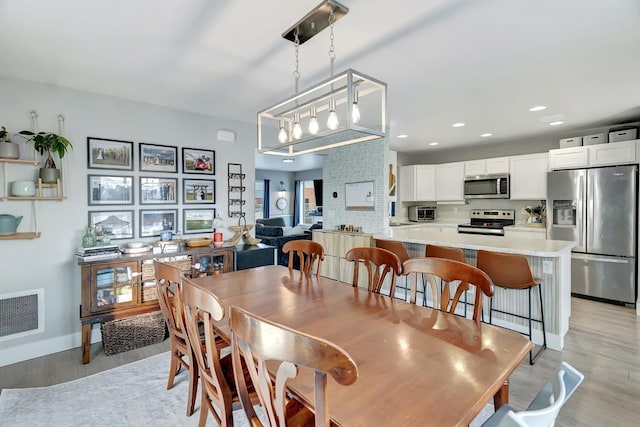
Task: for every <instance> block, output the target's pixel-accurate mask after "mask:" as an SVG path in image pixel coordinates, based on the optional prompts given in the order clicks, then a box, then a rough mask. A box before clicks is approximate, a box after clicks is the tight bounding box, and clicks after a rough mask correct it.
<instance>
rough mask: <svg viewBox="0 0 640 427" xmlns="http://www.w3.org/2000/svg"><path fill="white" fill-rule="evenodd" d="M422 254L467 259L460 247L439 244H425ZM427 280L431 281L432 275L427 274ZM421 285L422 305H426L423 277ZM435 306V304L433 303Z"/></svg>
mask: <svg viewBox="0 0 640 427" xmlns="http://www.w3.org/2000/svg"><path fill="white" fill-rule="evenodd" d="M424 256H426V257H434V258H445V259H452V260H454V261H460V262H464V263H466V262H467V260H466V258H465V257H464V252H463V251H462V249H460V248H451V247H449V246H439V245H426V248H425V251H424ZM427 280H431V281H433V280H434V279H433V277H432V276H427ZM430 284H431V289H433V288H434V286H435V284H434V283H431V282H430ZM422 285H423V287H424V293H423V294H422V305H426V301H427V289H426V284H425V283H424V279H423V283H422ZM442 286H444V285H443V284H441V288H442ZM436 298H437V297H436V296H435V295H434V304H436V301H437V299H436ZM463 304H464V315H465V317H466V315H467V294H466V292H465V294H464V301H463ZM434 306H435V305H434Z"/></svg>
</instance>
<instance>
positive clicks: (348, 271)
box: [312, 230, 373, 288]
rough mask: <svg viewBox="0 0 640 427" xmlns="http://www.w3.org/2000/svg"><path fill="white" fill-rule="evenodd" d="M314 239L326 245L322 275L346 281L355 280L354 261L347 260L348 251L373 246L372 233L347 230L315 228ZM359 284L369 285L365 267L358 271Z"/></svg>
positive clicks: (362, 285) (323, 245)
mask: <svg viewBox="0 0 640 427" xmlns="http://www.w3.org/2000/svg"><path fill="white" fill-rule="evenodd" d="M312 237H313V241H314V242H318V243H320V244H321V245H322V247H324V261H323V262H322V268H321V269H320V275H321V276H324V277H328V278H330V279H334V280H339V281H341V282H344V283H349V284H350V283H351V282H352V281H353V263H352V262H350V261H347V260H346V258H345V257H346V255H347V252H349V250H350V249H353V248H357V247H369V246H373V238H372V235H371V234H366V233H350V232H345V231H331V230H314V231H313V235H312ZM358 278H359V280H358V286H360V287H364V288H366V287H367V284H366V281H367V273H366V270H365V268H364V267H362V266H361V270H360V272H359V273H358Z"/></svg>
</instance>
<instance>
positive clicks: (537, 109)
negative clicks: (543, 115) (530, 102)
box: [529, 105, 547, 111]
mask: <svg viewBox="0 0 640 427" xmlns="http://www.w3.org/2000/svg"><path fill="white" fill-rule="evenodd" d="M546 108H547V106H546V105H536V106H535V107H531V108H529V111H542V110H546Z"/></svg>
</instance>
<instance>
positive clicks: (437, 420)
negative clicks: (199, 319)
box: [193, 265, 532, 426]
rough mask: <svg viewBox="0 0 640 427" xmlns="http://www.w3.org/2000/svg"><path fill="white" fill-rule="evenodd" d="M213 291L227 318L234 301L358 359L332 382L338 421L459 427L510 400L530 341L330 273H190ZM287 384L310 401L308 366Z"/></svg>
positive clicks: (278, 269) (223, 329) (273, 269)
mask: <svg viewBox="0 0 640 427" xmlns="http://www.w3.org/2000/svg"><path fill="white" fill-rule="evenodd" d="M193 282H194V283H195V285H196V286H199V287H201V288H202V289H206V290H207V291H209V292H212V293H214V294H215V295H216V296H217V297H218V298H219V300H220V302H221V303H222V304H223V306H224V307H225V310H226V312H227V316H226V317H225V319H224V320H223V321H222V322H220V324H219V325H218V326H219V331H218V332H219V333H220V335H221V336H222V337H223V338H224V339H226V340H228V341H230V335H231V334H230V331H229V326H228V322H227V319H228V308H229V307H230V306H231V305H236V306H239V307H241V308H244V309H245V310H247V311H250V312H252V313H254V314H257V315H259V316H261V317H264V318H267V319H269V320H271V321H273V322H277V323H280V324H283V325H286V326H288V327H290V328H293V329H296V330H299V331H302V332H305V333H307V334H311V335H314V336H317V337H320V338H323V339H326V340H328V341H331V342H333V343H335V344H337V345H339V346H340V347H342V348H343V349H344V350H346V351H347V352H348V353H349V354H350V355H351V357H352V358H353V360H354V361H355V362H356V364H357V366H358V379H357V380H356V382H355V383H353V384H352V385H349V386H342V385H339V384H337V383H335V382H333V381H332V380H329V381H328V392H327V394H328V406H329V414H330V416H331V419H332V420H333V421H334V422H335V423H336V424H339V425H344V426H409V425H421V426H463V425H468V424H469V422H470V421H471V420H473V418H474V417H475V416H476V415H477V414H478V413H479V412H480V411H481V410H482V408H483V407H484V406H485V405H486V404H487V403H489V402H490V401H491V399H492V398H493V399H494V403H495V404H496V405H497V406H499V405H501V404H503V403H507V401H508V380H509V376H510V375H511V373H512V372H513V371H514V370H515V369H516V368H517V367H518V365H519V364H520V362H521V361H522V360H523V359H524V358H525V356H526V355H527V353H528V352H529V350H530V349H531V346H532V344H531V342H530V341H529V340H528V339H527V338H526V337H524V336H523V335H521V334H518V333H516V332H513V331H510V330H506V329H503V328H499V327H497V326H493V325H489V324H485V323H481V324H480V325H479V326H478V325H476V324H475V322H474V321H473V320H471V319H466V318H463V317H460V316H457V315H454V314H448V313H444V312H441V311H439V310H434V309H431V308H427V307H422V306H418V305H416V304H411V303H408V302H404V301H402V300H399V299H394V298H390V297H386V296H382V295H378V294H374V293H371V292H368V291H367V290H364V289H359V288H354V287H352V286H351V285H348V284H345V283H342V282H337V281H335V280H332V279H327V278H324V277H316V276H304V275H301V274H300V273H299V272H298V271H296V270H293V271H289V269H288V268H286V267H282V266H275V265H270V266H265V267H258V268H253V269H248V270H242V271H235V272H230V273H224V274H219V275H214V276H208V277H202V278H197V279H193ZM289 388H290V390H291V391H292V393H294V394H295V395H296V396H297V397H298V398H299V399H301V400H302V401H303V402H304V403H306V404H309V405H311V406H312V402H313V373H312V372H307V371H306V370H304V369H301V374H300V375H299V376H298V377H297V378H296V379H294V380H291V381H290V383H289Z"/></svg>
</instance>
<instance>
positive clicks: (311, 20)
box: [282, 0, 349, 44]
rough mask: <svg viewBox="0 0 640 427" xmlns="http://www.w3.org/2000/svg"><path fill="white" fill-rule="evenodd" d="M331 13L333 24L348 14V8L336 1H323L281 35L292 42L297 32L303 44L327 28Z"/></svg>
mask: <svg viewBox="0 0 640 427" xmlns="http://www.w3.org/2000/svg"><path fill="white" fill-rule="evenodd" d="M332 12H333V17H334V18H333V19H334V22H335V21H337V20H338V19H340V18H342V17H343V16H344V15H346V14H347V13H349V8H347V7H345V6H343V5H341V4H340V3H338V2H337V1H333V0H326V1H323V2H322V3H320V4H319V5H318V6H316V7H315V8H314V9H313V10H312V11H311V12H309V13H307V14H306V15H305V16H304V17H303V18H302V19H300V20H299V21H298V22H296V23H295V24H293V25H292V26H291V28H289V29H288V30H286V31H285V32H284V33H282V37H284V38H285V39H287V40H289V41H291V42H292V41H294V40H295V38H296V30H297V31H298V38H299V39H300V44H303V43H304V42H306V41H307V40H309V39H311V38H312V37H313V36H315V35H316V34H318V33H319V32H321V31H322V30H324V29H325V28H327V27H328V26H329V16H330V15H331V13H332Z"/></svg>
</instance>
